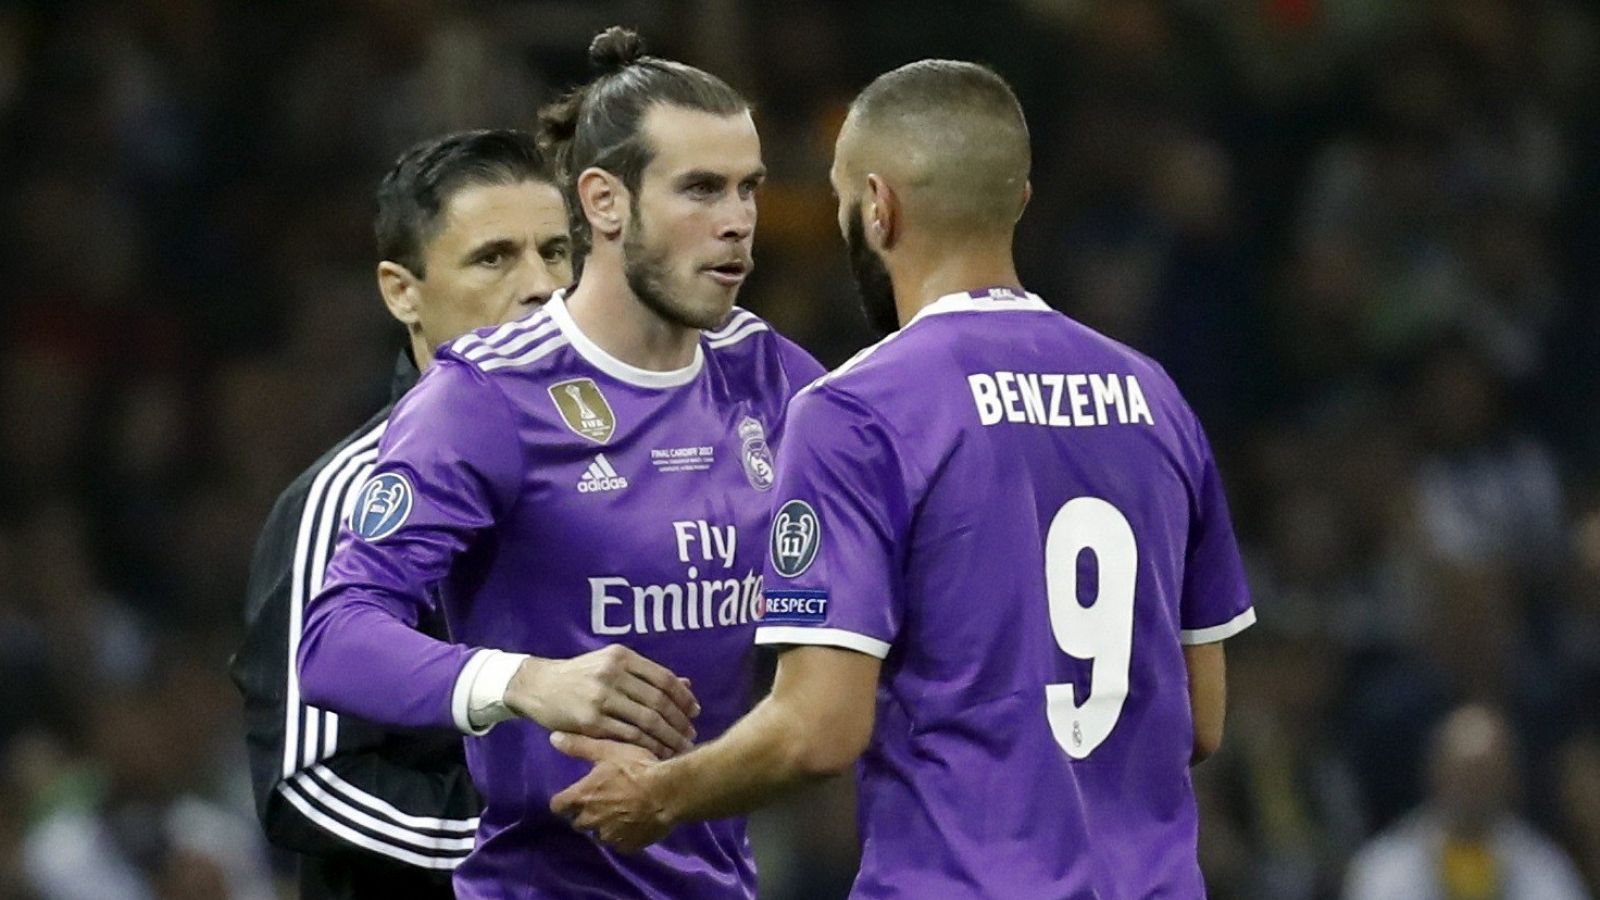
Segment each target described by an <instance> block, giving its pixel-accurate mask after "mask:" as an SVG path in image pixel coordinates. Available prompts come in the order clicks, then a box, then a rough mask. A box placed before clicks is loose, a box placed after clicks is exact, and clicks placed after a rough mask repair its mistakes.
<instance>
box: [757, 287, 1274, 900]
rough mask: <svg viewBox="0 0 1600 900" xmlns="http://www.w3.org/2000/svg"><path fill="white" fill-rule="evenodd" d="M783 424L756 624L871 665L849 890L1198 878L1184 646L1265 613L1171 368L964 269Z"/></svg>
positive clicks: (1139, 887) (1182, 891)
mask: <svg viewBox="0 0 1600 900" xmlns="http://www.w3.org/2000/svg"><path fill="white" fill-rule="evenodd" d="M786 427H787V435H788V439H787V441H786V442H785V444H784V446H783V448H782V450H781V451H780V452H779V454H778V460H779V462H778V472H779V476H778V487H777V490H776V491H775V492H774V494H773V499H774V500H775V501H776V505H775V507H774V513H773V520H772V532H771V535H770V553H769V561H768V566H767V581H766V616H765V618H764V619H763V620H762V623H761V626H760V627H759V628H758V629H757V631H756V641H757V643H762V644H825V645H832V646H838V647H846V648H849V649H852V650H857V651H860V652H863V653H869V654H872V655H874V656H878V657H881V658H882V659H883V660H884V664H883V676H882V680H881V683H880V687H879V692H878V704H877V727H876V729H875V730H874V733H873V738H872V743H871V745H870V747H869V748H868V750H867V753H866V755H865V756H864V757H863V758H862V763H861V766H860V772H859V774H860V791H859V796H860V818H861V826H862V861H861V873H860V875H859V876H858V878H857V880H856V886H855V892H854V894H853V896H856V897H874V898H879V897H906V898H926V897H939V898H941V900H945V898H994V897H1029V898H1034V897H1038V898H1067V897H1071V898H1099V900H1118V898H1142V897H1156V896H1159V897H1184V898H1189V897H1199V896H1202V895H1203V894H1204V885H1203V883H1202V882H1201V878H1200V869H1199V865H1198V862H1197V859H1196V849H1195V841H1196V827H1197V817H1196V813H1195V801H1194V795H1193V789H1192V786H1191V784H1190V781H1189V768H1188V765H1189V758H1190V754H1191V751H1192V748H1193V721H1192V717H1191V715H1190V709H1189V697H1188V691H1187V689H1186V686H1187V681H1188V675H1187V669H1186V668H1185V665H1184V660H1183V645H1184V644H1186V643H1190V644H1193V643H1205V642H1210V641H1217V640H1221V639H1223V638H1225V637H1228V636H1229V635H1232V634H1234V633H1236V632H1238V631H1241V630H1243V629H1244V628H1245V627H1247V626H1248V625H1249V624H1250V623H1251V622H1252V621H1253V620H1254V613H1253V612H1252V611H1251V606H1250V600H1249V596H1248V593H1247V591H1246V588H1245V582H1244V576H1243V572H1242V567H1241V565H1240V561H1239V554H1238V549H1237V547H1236V546H1235V543H1234V537H1233V532H1232V526H1231V524H1230V523H1229V520H1228V511H1227V507H1226V503H1225V501H1224V499H1223V493H1222V485H1221V482H1220V480H1219V478H1218V476H1217V470H1216V466H1215V464H1214V462H1213V461H1212V458H1211V451H1210V449H1209V447H1208V446H1207V443H1206V439H1205V436H1204V434H1203V433H1202V432H1201V429H1200V426H1199V423H1198V422H1197V421H1196V420H1195V417H1194V415H1193V413H1192V412H1191V411H1190V410H1189V408H1188V407H1187V406H1186V405H1185V403H1184V402H1183V400H1182V398H1181V397H1180V396H1179V394H1178V391H1177V389H1176V388H1175V387H1174V386H1173V384H1172V382H1171V381H1170V380H1169V379H1168V378H1167V376H1166V375H1165V373H1163V372H1162V370H1161V369H1160V368H1159V367H1158V366H1156V365H1155V364H1154V363H1152V362H1150V361H1149V360H1147V359H1145V358H1144V357H1142V356H1140V355H1138V354H1136V353H1134V352H1132V351H1130V350H1128V349H1127V348H1125V347H1123V346H1121V345H1119V344H1117V343H1115V342H1113V341H1111V340H1109V339H1107V338H1105V337H1102V336H1101V335H1099V334H1096V333H1095V332H1093V331H1091V330H1089V329H1088V328H1085V327H1083V326H1082V325H1079V324H1078V323H1076V322H1073V321H1072V320H1070V319H1068V318H1066V317H1065V316H1062V315H1060V314H1058V313H1055V312H1053V311H1051V310H1050V309H1049V308H1048V307H1047V306H1046V305H1045V304H1044V303H1043V302H1042V301H1041V300H1040V299H1039V298H1038V297H1035V296H1033V295H1027V296H1022V295H1019V294H1015V293H1012V292H1010V291H1004V290H990V291H976V292H973V293H971V294H955V295H951V296H947V297H943V298H940V299H939V300H938V301H937V302H935V303H934V304H932V305H931V306H929V307H928V308H927V309H925V310H923V311H922V312H921V313H920V314H919V315H918V316H917V317H916V318H915V319H913V320H912V321H911V323H910V324H908V325H907V326H906V327H905V328H904V329H902V330H901V331H900V332H899V333H897V334H895V335H894V336H892V337H890V338H889V339H887V340H885V341H883V342H881V343H879V344H877V345H876V346H874V347H872V348H869V349H868V350H866V351H863V352H862V353H861V354H859V355H858V356H856V357H855V358H854V359H853V360H851V361H850V362H849V363H846V364H845V365H844V366H843V367H841V368H840V369H839V370H837V371H836V372H834V373H832V374H831V375H829V376H827V377H825V378H823V379H821V380H819V381H817V382H816V383H815V384H813V385H812V386H811V387H810V388H809V389H807V390H806V391H804V392H802V393H801V394H800V396H798V397H796V398H795V400H794V403H793V404H792V405H791V408H790V411H789V421H788V424H787V426H786Z"/></svg>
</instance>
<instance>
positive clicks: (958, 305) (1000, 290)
mask: <svg viewBox="0 0 1600 900" xmlns="http://www.w3.org/2000/svg"><path fill="white" fill-rule="evenodd" d="M1049 310H1050V305H1049V304H1048V303H1045V302H1044V301H1043V300H1042V299H1040V298H1039V295H1038V294H1031V293H1022V294H1019V293H1017V292H1016V291H1014V290H1012V289H1011V288H1006V287H994V288H982V289H979V290H976V291H962V292H960V293H958V294H945V295H944V296H943V297H940V298H939V299H937V300H935V301H933V302H932V303H929V304H928V305H927V306H924V307H923V308H921V309H919V310H917V314H916V315H914V316H912V317H911V321H909V322H907V323H906V324H905V327H906V328H910V327H911V326H912V325H915V324H916V323H917V322H918V321H919V320H921V319H922V318H923V317H924V316H937V315H942V314H944V313H955V312H1048V311H1049Z"/></svg>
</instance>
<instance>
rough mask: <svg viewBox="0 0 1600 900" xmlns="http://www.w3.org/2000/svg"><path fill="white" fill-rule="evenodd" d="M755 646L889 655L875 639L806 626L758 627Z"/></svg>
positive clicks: (881, 642)
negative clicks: (780, 645)
mask: <svg viewBox="0 0 1600 900" xmlns="http://www.w3.org/2000/svg"><path fill="white" fill-rule="evenodd" d="M756 643H757V644H805V645H816V646H822V647H842V648H844V649H846V650H854V651H856V652H857V653H865V654H867V655H868V656H876V657H877V658H879V659H883V658H884V657H886V656H888V655H889V645H888V644H887V643H885V642H883V641H880V640H878V639H877V638H875V637H869V636H868V635H865V634H859V633H857V632H854V631H846V630H844V629H843V628H812V627H810V626H807V625H758V626H756Z"/></svg>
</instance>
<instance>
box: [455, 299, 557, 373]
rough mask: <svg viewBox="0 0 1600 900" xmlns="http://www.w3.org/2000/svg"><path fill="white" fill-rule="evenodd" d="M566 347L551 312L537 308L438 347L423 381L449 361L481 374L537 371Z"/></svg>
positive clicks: (548, 363) (543, 367)
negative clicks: (433, 363) (513, 319)
mask: <svg viewBox="0 0 1600 900" xmlns="http://www.w3.org/2000/svg"><path fill="white" fill-rule="evenodd" d="M567 344H568V340H567V337H566V335H564V334H562V332H561V328H560V326H559V325H558V324H557V323H556V321H555V319H554V318H552V317H551V315H550V311H549V310H548V309H545V308H540V309H537V310H535V311H533V312H532V313H529V314H528V315H526V316H523V317H522V318H520V319H517V320H516V321H514V322H507V323H506V324H504V325H498V326H494V327H491V328H479V329H477V330H476V331H471V332H468V333H467V334H464V335H462V336H461V337H459V338H456V339H455V340H454V341H451V342H450V343H449V344H446V345H445V346H443V347H441V348H439V353H438V354H437V356H436V357H435V363H436V364H435V365H434V366H430V367H429V371H428V372H427V373H424V375H423V378H424V379H425V380H426V379H427V378H428V376H429V375H431V374H432V373H433V371H434V370H435V369H440V368H442V367H441V366H440V365H438V364H439V363H448V362H453V363H456V364H459V365H460V366H461V367H463V369H464V370H466V371H469V372H471V373H481V374H482V375H494V374H510V373H517V372H520V373H528V372H538V371H542V370H543V369H545V368H547V367H548V366H549V365H550V363H551V360H552V355H553V354H554V353H555V352H556V351H557V350H560V349H561V348H562V347H565V346H567Z"/></svg>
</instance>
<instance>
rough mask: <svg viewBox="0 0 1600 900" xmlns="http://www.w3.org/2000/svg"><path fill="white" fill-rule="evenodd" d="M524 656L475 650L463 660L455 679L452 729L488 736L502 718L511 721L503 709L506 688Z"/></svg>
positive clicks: (502, 720) (500, 651)
mask: <svg viewBox="0 0 1600 900" xmlns="http://www.w3.org/2000/svg"><path fill="white" fill-rule="evenodd" d="M527 658H528V654H526V653H507V652H505V651H504V650H479V651H478V652H477V653H474V654H473V655H472V658H471V659H469V660H467V664H466V665H465V666H463V667H462V668H461V674H460V676H458V677H457V680H456V690H455V699H456V703H455V707H456V709H455V713H456V715H455V720H456V727H458V728H460V729H461V730H462V731H465V732H466V733H468V734H472V735H483V734H488V732H489V729H490V728H493V727H494V726H495V725H497V724H498V723H500V722H504V721H505V720H506V719H510V718H514V717H515V715H516V714H515V713H513V712H512V711H511V710H510V709H509V708H508V707H507V706H506V689H507V688H508V687H510V686H511V679H512V678H514V677H515V676H516V674H517V669H518V668H519V667H521V665H522V661H523V660H525V659H527Z"/></svg>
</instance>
